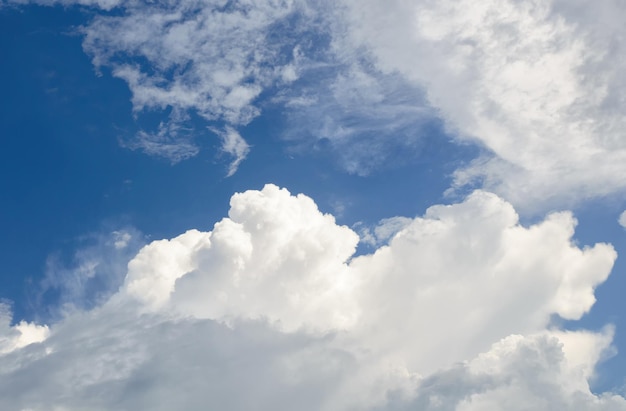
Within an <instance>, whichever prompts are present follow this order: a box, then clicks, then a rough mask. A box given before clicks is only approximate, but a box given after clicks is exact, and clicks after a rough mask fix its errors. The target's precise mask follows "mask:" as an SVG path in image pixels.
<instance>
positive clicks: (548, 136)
mask: <svg viewBox="0 0 626 411" xmlns="http://www.w3.org/2000/svg"><path fill="white" fill-rule="evenodd" d="M346 4H348V6H349V10H350V12H348V13H346V16H347V17H348V18H349V19H350V21H351V29H350V30H348V32H347V33H348V34H347V37H348V38H350V39H351V42H352V43H351V44H352V45H353V47H357V46H361V47H365V48H367V49H368V50H369V51H370V52H371V55H372V56H373V58H374V61H375V62H376V66H377V67H378V68H379V69H380V70H382V71H383V72H396V73H401V74H402V75H403V76H404V77H405V78H406V79H409V80H411V81H413V82H414V83H415V84H419V85H422V86H423V87H424V88H425V90H426V92H427V95H428V100H429V101H430V102H431V103H432V104H433V105H434V106H435V107H437V108H438V109H439V110H440V113H441V116H442V117H443V118H444V119H445V120H446V122H447V124H448V127H449V128H450V130H451V131H452V132H453V133H455V134H458V135H459V137H460V138H469V139H474V140H476V141H479V142H480V143H482V144H484V146H485V147H487V148H488V149H489V150H490V152H491V153H490V154H487V155H486V156H485V157H484V158H481V159H477V160H476V161H475V162H474V163H473V164H471V165H470V166H469V167H467V168H465V169H462V170H458V171H457V173H456V183H457V184H460V185H462V184H466V183H469V182H473V181H478V184H479V185H481V186H483V187H485V188H487V189H490V190H495V191H496V192H498V193H500V194H502V195H504V196H505V197H506V198H507V199H510V200H511V201H513V202H514V203H516V204H519V205H520V206H522V207H524V208H525V209H529V208H537V207H539V208H541V207H542V206H545V204H546V203H547V204H551V205H554V204H559V203H561V204H562V203H563V201H565V202H575V201H580V200H582V199H585V198H588V197H594V196H601V195H606V194H611V193H613V192H616V191H621V190H623V188H624V186H625V182H624V179H623V178H622V177H621V176H622V175H623V174H624V172H625V171H626V170H625V169H624V164H626V162H625V161H624V160H625V159H626V143H625V141H626V140H625V139H624V136H623V130H624V116H623V115H621V112H623V108H624V96H625V95H626V94H625V93H626V87H625V86H624V84H625V83H624V81H623V77H622V76H621V75H620V74H619V73H620V72H622V71H623V68H624V58H623V56H624V49H625V47H626V44H625V43H624V40H623V39H624V36H623V34H624V27H623V25H621V24H620V23H619V21H622V20H623V18H624V16H625V14H626V9H625V8H624V6H623V4H621V3H619V2H614V1H608V0H607V1H599V2H594V3H593V4H591V3H586V2H579V1H575V2H562V1H550V0H536V1H526V2H517V1H512V0H511V1H509V0H489V1H483V2H480V4H477V3H476V2H472V1H456V0H455V1H430V0H424V1H416V2H406V1H391V2H382V1H378V0H371V1H365V2H362V1H351V0H346ZM348 44H350V42H349V43H348Z"/></svg>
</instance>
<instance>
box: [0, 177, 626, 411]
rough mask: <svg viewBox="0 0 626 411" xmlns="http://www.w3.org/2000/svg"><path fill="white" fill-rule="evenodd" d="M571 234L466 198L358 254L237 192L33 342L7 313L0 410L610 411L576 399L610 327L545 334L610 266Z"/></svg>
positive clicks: (262, 198)
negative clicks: (207, 224)
mask: <svg viewBox="0 0 626 411" xmlns="http://www.w3.org/2000/svg"><path fill="white" fill-rule="evenodd" d="M405 223H407V221H403V225H404V224H405ZM574 226H575V220H574V219H573V217H572V216H571V215H570V214H569V213H555V214H552V215H550V216H548V217H547V218H546V220H545V221H543V222H540V223H538V224H536V225H533V226H531V227H523V226H521V225H519V223H518V219H517V214H516V213H515V211H514V209H513V207H512V206H511V205H510V204H508V203H507V202H505V201H504V200H502V199H500V198H498V197H497V196H495V195H493V194H489V193H485V192H481V191H477V192H475V193H474V194H472V195H471V196H469V197H468V198H467V200H465V201H464V202H462V203H460V204H454V205H448V206H443V205H441V206H434V207H431V208H430V209H429V210H428V211H427V213H426V214H425V215H424V216H423V217H419V218H415V219H413V220H411V221H410V222H408V225H405V226H404V227H403V228H401V229H400V230H399V231H398V232H397V233H396V234H395V236H393V237H392V239H391V240H390V241H389V244H388V245H385V246H382V247H380V248H378V249H377V250H376V252H375V253H373V254H369V255H362V256H358V257H354V256H353V254H354V251H355V247H356V244H357V242H358V240H359V239H358V236H357V235H356V234H355V233H354V232H353V231H352V230H350V229H349V228H348V227H345V226H338V225H337V224H336V223H335V220H334V218H333V217H332V216H331V215H328V214H322V213H321V212H320V211H319V210H318V209H317V206H316V205H315V203H314V202H313V200H311V199H310V198H308V197H306V196H304V195H301V194H300V195H297V196H293V195H291V194H290V193H289V192H288V191H287V190H285V189H279V188H278V187H276V186H273V185H267V186H265V188H263V190H260V191H254V190H252V191H247V192H245V193H240V194H236V195H234V196H233V197H232V199H231V208H230V211H229V216H228V218H224V219H223V220H221V221H220V222H218V223H217V224H215V227H214V229H213V230H212V231H211V232H201V231H197V230H190V231H188V232H186V233H184V234H182V235H180V236H178V237H176V238H173V239H171V240H159V241H154V242H152V243H151V244H149V245H147V246H145V247H144V248H143V249H142V250H141V251H140V252H139V253H138V254H137V255H136V256H135V257H134V258H133V259H132V260H131V262H130V263H129V264H128V273H127V276H126V278H125V280H124V282H123V284H122V285H121V287H120V289H119V291H118V292H117V293H115V294H114V295H112V296H111V298H110V299H109V300H108V301H106V302H104V303H102V304H100V305H98V306H96V307H94V308H92V309H90V310H87V311H73V312H71V313H69V314H67V316H66V317H65V318H64V319H62V320H61V321H59V322H58V323H56V324H53V325H52V326H51V327H50V329H49V336H47V334H48V330H46V329H42V328H37V326H36V325H34V324H20V325H18V326H14V327H11V326H9V321H10V316H8V314H6V313H5V314H3V315H4V317H3V318H5V320H4V321H5V323H6V326H5V327H4V328H3V331H1V332H2V334H1V335H5V336H7V337H3V338H5V340H3V341H9V343H7V344H8V345H7V344H5V345H6V346H10V349H8V350H7V349H3V351H5V353H4V354H3V355H0V408H2V409H25V408H30V409H33V410H38V409H41V410H47V409H54V407H58V408H59V409H66V410H80V409H90V410H108V409H119V410H130V409H154V410H170V409H174V408H176V409H180V408H182V409H186V410H200V409H207V408H211V409H213V408H220V409H233V410H244V409H250V408H255V407H256V408H261V409H279V410H280V409H294V408H297V409H304V410H307V409H311V410H347V409H363V410H373V409H388V410H394V409H411V408H413V409H414V408H418V409H425V410H444V409H463V410H482V409H524V406H526V405H527V406H526V409H527V408H528V406H530V407H531V408H533V409H546V410H548V409H562V410H582V409H585V410H596V409H597V410H608V409H611V410H619V409H626V402H625V400H624V398H622V397H620V396H615V395H612V394H605V395H602V396H596V395H594V394H593V393H591V392H590V390H589V384H588V381H589V379H590V378H593V374H594V369H595V366H596V364H597V362H598V361H599V360H600V359H602V358H603V357H604V356H605V353H606V352H607V350H610V349H611V347H610V344H611V341H612V335H613V331H612V328H611V327H607V328H605V329H604V330H602V331H599V332H591V331H575V332H574V331H560V330H555V329H551V328H550V317H551V316H552V315H555V314H556V315H560V316H561V317H563V318H567V319H572V320H575V319H578V318H580V317H581V316H582V315H583V314H584V313H585V312H587V311H588V310H589V309H590V308H591V306H592V305H593V302H594V296H593V290H594V288H595V286H597V285H598V284H600V283H601V282H603V281H604V280H605V279H606V277H607V275H608V274H609V272H610V270H611V267H612V265H613V261H614V259H615V257H616V255H615V252H614V250H613V249H612V247H611V246H609V245H606V244H596V245H595V246H593V247H588V248H584V249H580V248H578V247H577V246H576V245H575V244H574V243H572V241H571V237H572V235H573V232H574ZM394 231H395V230H394ZM119 238H120V236H119V235H118V234H114V235H112V237H111V244H112V247H114V244H115V242H116V241H118V239H119ZM5 311H6V310H5ZM20 327H21V328H20ZM24 330H26V331H27V332H25V331H24ZM31 331H32V332H31ZM35 331H36V332H35ZM20 335H22V336H26V337H25V338H27V340H28V341H27V342H26V341H24V342H21V343H19V344H16V343H15V338H16V336H18V338H19V336H20ZM46 336H47V338H45V337H46ZM7 338H8V339H7ZM44 338H45V340H44ZM40 340H43V341H42V342H41V343H40V344H30V345H26V344H28V343H29V342H36V341H40ZM20 347H21V348H20ZM285 393H288V394H285Z"/></svg>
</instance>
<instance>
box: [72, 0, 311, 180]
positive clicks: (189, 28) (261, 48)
mask: <svg viewBox="0 0 626 411" xmlns="http://www.w3.org/2000/svg"><path fill="white" fill-rule="evenodd" d="M120 8H121V13H116V14H115V15H104V14H101V15H97V16H96V17H95V18H94V20H93V21H92V22H91V23H90V24H88V25H87V26H85V27H84V35H85V39H84V43H83V47H84V49H85V51H86V52H87V53H88V54H89V55H91V56H92V58H93V62H94V64H95V65H96V67H110V68H111V69H112V72H113V75H114V76H116V77H119V78H121V79H123V80H124V81H126V82H127V84H128V86H129V87H130V90H131V92H132V102H133V106H134V110H135V112H137V113H139V112H141V111H144V110H166V109H168V108H172V109H173V110H174V111H175V112H178V113H195V114H198V115H199V116H201V117H203V118H204V119H205V120H208V121H214V122H218V123H222V124H224V123H226V124H227V125H228V127H226V130H227V131H226V132H225V133H220V137H221V138H222V141H223V147H222V149H223V150H224V151H225V152H228V153H230V154H232V155H233V156H235V158H236V160H235V161H234V162H233V163H232V165H231V167H230V169H229V173H233V172H234V171H235V170H236V168H237V165H238V164H239V162H240V161H241V160H242V159H243V158H245V153H247V144H245V141H244V140H243V138H241V136H239V134H238V133H237V132H236V131H235V128H234V127H236V126H239V125H245V124H247V123H249V122H250V121H251V120H252V119H254V118H255V117H256V116H258V114H259V113H260V110H259V108H258V107H256V105H255V102H256V100H257V98H258V97H259V95H260V94H261V93H262V92H263V91H264V90H265V89H268V88H270V87H272V86H275V85H277V84H282V83H289V82H293V81H294V80H296V79H297V67H296V66H295V65H294V61H293V57H292V56H293V54H292V53H291V52H290V51H288V52H285V51H284V50H285V49H287V50H289V49H294V48H295V47H296V40H295V37H293V36H289V37H284V38H283V37H280V36H278V35H277V32H276V31H277V30H279V26H280V25H281V24H282V25H286V24H289V21H290V19H291V18H292V16H293V15H294V14H295V13H296V12H301V13H306V10H304V9H303V8H302V7H301V5H300V2H297V1H290V0H284V1H243V2H227V1H223V0H212V1H173V2H171V1H170V2H156V3H154V2H143V1H133V2H127V3H124V4H123V5H120ZM295 31H296V32H297V31H298V28H296V29H295ZM185 121H186V119H176V118H174V119H172V118H170V119H169V121H168V123H166V124H162V125H161V126H159V130H158V132H156V133H151V132H141V133H140V134H139V135H138V138H137V139H138V141H139V143H138V147H139V148H142V149H143V150H144V151H146V152H148V153H149V154H156V155H165V156H167V157H172V161H174V162H175V161H180V160H182V159H185V158H187V157H189V156H193V155H195V154H197V152H198V149H197V147H196V146H195V144H193V140H192V139H191V138H189V137H187V138H182V137H181V136H179V135H177V133H176V132H172V129H174V131H176V130H178V129H179V128H180V127H181V126H182V124H184V122H185ZM235 135H237V136H239V138H238V139H237V141H236V142H235V140H233V139H232V138H224V137H223V136H229V137H233V136H235ZM234 142H235V143H236V144H235V145H233V144H232V143H234ZM181 150H182V152H181ZM171 151H173V153H171Z"/></svg>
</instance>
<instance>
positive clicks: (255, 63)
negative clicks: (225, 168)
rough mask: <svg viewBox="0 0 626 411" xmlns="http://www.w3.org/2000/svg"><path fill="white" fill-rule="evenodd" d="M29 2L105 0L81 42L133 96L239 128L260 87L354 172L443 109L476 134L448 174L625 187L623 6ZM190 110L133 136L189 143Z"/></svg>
mask: <svg viewBox="0 0 626 411" xmlns="http://www.w3.org/2000/svg"><path fill="white" fill-rule="evenodd" d="M21 3H23V2H21ZM39 3H40V4H56V3H61V4H65V5H70V4H84V5H92V6H99V7H102V8H104V9H110V8H112V7H117V10H116V12H115V13H101V14H97V15H96V17H95V18H94V19H93V20H92V21H91V23H89V24H87V25H86V26H85V27H84V29H83V33H84V36H85V37H84V43H83V45H84V49H85V51H86V52H87V53H88V54H89V55H90V56H91V57H92V58H93V62H94V64H95V65H96V67H106V68H109V69H111V71H112V73H113V75H114V76H117V77H119V78H121V79H123V80H124V81H126V82H127V84H128V85H129V87H130V89H131V91H132V94H133V97H132V101H133V105H134V109H135V111H136V112H137V113H139V112H141V111H144V110H164V111H167V110H170V109H172V110H173V111H174V112H178V113H187V114H192V113H195V114H198V115H200V116H201V117H203V118H204V119H206V120H207V121H210V122H217V123H220V124H218V125H216V126H217V127H218V128H224V127H225V126H228V127H231V128H232V130H235V129H236V128H237V127H238V126H240V125H244V124H247V123H249V122H250V121H251V120H252V119H254V118H255V117H256V116H258V115H259V113H260V110H261V105H260V102H259V100H260V99H261V98H262V97H270V98H271V100H265V101H271V102H273V103H280V104H284V105H285V108H286V110H284V111H285V114H286V115H287V121H286V126H287V129H286V130H283V136H284V137H285V138H287V139H290V140H295V141H298V142H300V143H301V144H302V145H303V146H304V147H305V148H304V149H306V150H310V149H311V147H314V148H318V149H319V148H320V147H322V148H323V147H325V144H326V143H327V145H328V146H329V147H330V148H331V149H332V153H333V155H335V156H336V157H337V158H338V159H339V161H340V162H341V164H342V165H343V166H344V167H345V168H346V169H347V170H348V171H350V172H353V173H357V174H367V173H369V172H371V171H372V170H375V169H377V168H379V167H384V166H385V164H386V160H387V159H389V158H390V157H391V156H393V157H394V158H397V156H398V155H399V153H400V154H401V153H405V152H409V153H415V152H419V141H420V140H421V139H422V138H424V135H426V134H429V133H431V134H432V130H430V131H429V128H428V127H429V124H430V125H431V126H432V124H431V123H432V122H433V121H435V120H434V117H436V116H441V118H443V119H444V120H445V122H446V124H447V127H448V132H449V134H453V135H456V136H457V137H458V141H461V142H467V141H471V142H477V143H479V144H480V145H482V146H483V147H485V148H486V153H485V154H484V155H483V156H482V157H481V158H478V159H476V160H475V161H474V162H472V163H471V164H469V165H468V166H466V167H463V168H461V169H459V170H457V172H456V173H455V175H454V177H455V185H456V186H457V187H458V186H464V185H467V184H470V185H478V186H480V187H482V188H485V189H487V190H490V191H494V192H497V193H498V194H500V195H502V196H503V197H505V198H507V199H508V200H509V201H512V202H513V203H514V204H516V206H518V208H521V209H522V210H524V211H528V210H531V211H536V210H542V209H549V208H551V207H555V206H556V207H561V206H562V205H563V204H573V203H576V202H578V201H582V200H584V199H587V198H590V197H598V196H603V195H610V194H612V193H615V192H619V191H622V190H623V189H624V188H625V187H626V183H624V179H622V178H621V176H622V175H623V174H624V172H625V171H626V170H625V169H624V167H625V166H624V164H626V161H625V160H626V144H625V143H624V141H625V139H624V138H623V131H622V130H624V129H625V125H626V124H624V121H625V120H624V118H623V116H622V114H621V113H622V112H623V104H624V103H623V102H624V99H625V98H626V82H625V81H624V80H623V76H622V75H621V73H622V72H623V70H624V67H626V58H625V57H623V56H625V55H626V45H625V42H624V40H623V39H624V37H625V36H624V28H623V25H622V24H621V21H623V17H624V15H625V13H626V9H625V8H624V6H623V5H621V4H619V3H617V2H614V1H611V0H600V1H596V2H593V4H591V3H588V2H582V1H578V0H576V1H567V2H566V1H562V0H532V1H526V2H518V1H514V0H487V1H482V2H481V3H480V4H476V2H473V1H470V0H462V1H457V0H444V1H432V0H420V1H413V2H407V1H400V0H393V1H381V0H364V1H360V0H359V1H354V0H344V1H342V2H338V3H328V2H316V3H312V2H308V1H305V0H275V1H274V0H272V1H271V0H265V1H260V0H258V1H257V0H255V1H253V0H246V1H238V2H227V1H225V0H206V1H200V0H193V1H168V2H165V1H161V2H146V1H139V0H136V1H129V2H124V3H118V2H116V1H114V0H111V1H106V0H100V1H95V0H94V1H88V0H84V1H71V0H67V1H60V2H53V1H43V0H42V1H40V2H39ZM186 122H187V120H181V119H178V120H176V119H172V118H170V119H169V120H168V122H166V123H164V124H162V125H161V126H159V127H158V129H157V130H155V131H144V132H141V133H139V134H138V136H137V142H136V143H135V148H141V149H142V150H144V151H146V152H148V153H151V154H155V155H159V156H166V157H167V158H169V159H171V160H172V161H174V162H175V161H180V160H182V159H184V158H187V157H189V156H193V155H195V154H196V153H197V151H198V148H197V146H196V145H195V144H194V140H193V137H194V136H193V135H184V133H183V134H180V133H178V134H177V132H176V130H179V129H180V128H181V127H183V126H184V125H185V124H186ZM437 133H440V132H439V131H437ZM229 135H232V133H231V134H229ZM223 141H224V142H225V143H226V144H227V141H229V140H223ZM303 141H304V143H302V142H303ZM129 146H130V147H133V145H132V144H129ZM241 147H243V146H241ZM399 148H400V149H399ZM223 150H224V151H227V152H228V150H229V148H227V147H226V146H224V147H223ZM234 156H235V158H241V156H239V155H234ZM396 161H397V160H396ZM233 164H235V163H233ZM235 168H236V167H234V168H231V170H230V171H233V170H234V169H235Z"/></svg>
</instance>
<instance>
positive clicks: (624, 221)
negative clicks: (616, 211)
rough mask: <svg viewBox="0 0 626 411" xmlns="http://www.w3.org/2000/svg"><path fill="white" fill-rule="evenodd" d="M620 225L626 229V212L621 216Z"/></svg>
mask: <svg viewBox="0 0 626 411" xmlns="http://www.w3.org/2000/svg"><path fill="white" fill-rule="evenodd" d="M618 223H619V225H621V226H622V227H624V228H626V211H624V212H623V213H622V214H620V215H619V220H618Z"/></svg>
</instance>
